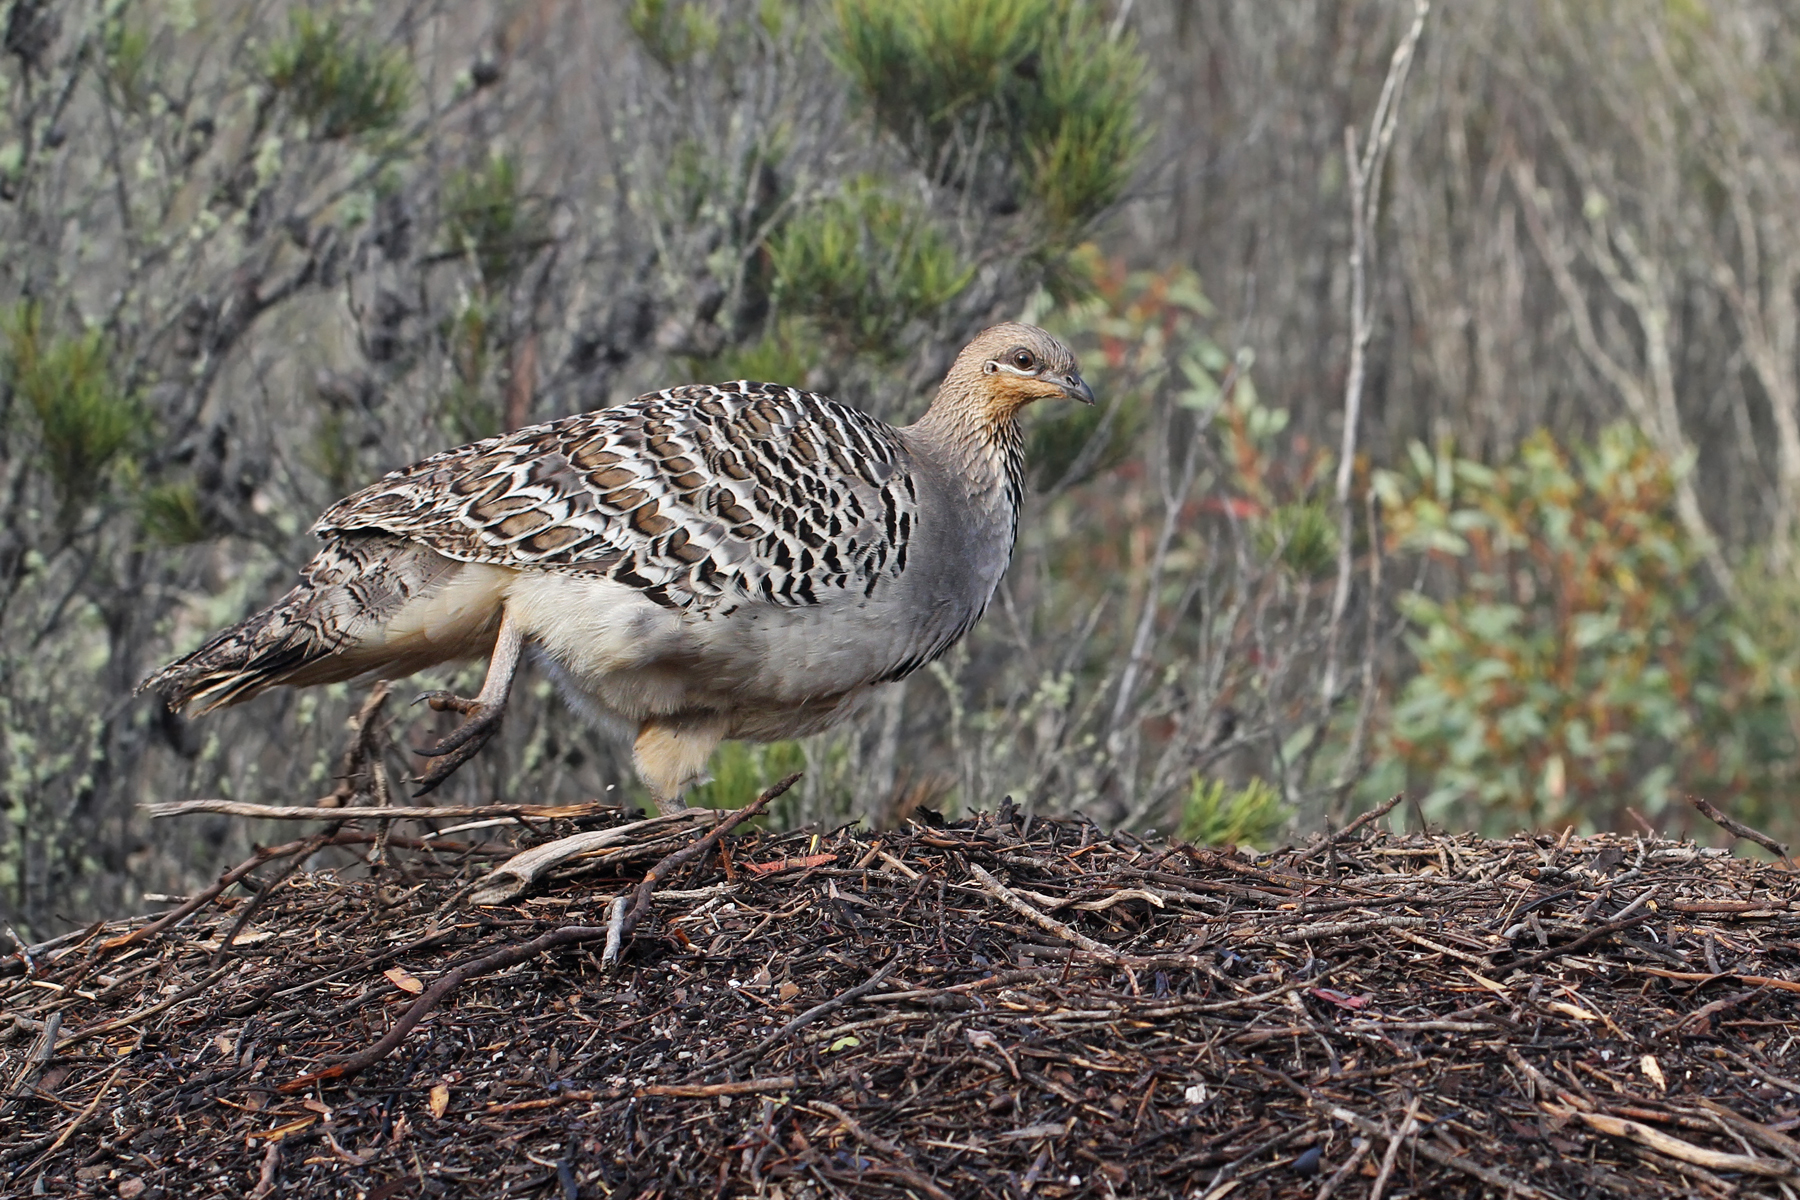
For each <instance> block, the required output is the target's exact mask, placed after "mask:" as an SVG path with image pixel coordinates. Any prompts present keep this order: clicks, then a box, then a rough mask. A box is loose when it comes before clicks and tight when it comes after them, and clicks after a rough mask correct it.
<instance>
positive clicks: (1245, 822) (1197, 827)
mask: <svg viewBox="0 0 1800 1200" xmlns="http://www.w3.org/2000/svg"><path fill="white" fill-rule="evenodd" d="M1288 816H1289V813H1288V810H1287V808H1286V806H1285V805H1283V804H1282V803H1281V795H1280V793H1278V792H1277V791H1276V790H1275V789H1274V788H1273V787H1271V786H1270V785H1269V784H1268V783H1266V782H1264V781H1263V780H1261V779H1252V780H1251V781H1250V782H1249V783H1247V784H1245V785H1244V786H1243V787H1241V788H1232V787H1230V786H1229V785H1228V784H1227V783H1226V782H1225V781H1224V780H1222V779H1204V778H1202V777H1201V776H1200V775H1198V774H1196V775H1195V776H1194V777H1193V782H1192V783H1191V784H1190V786H1189V790H1188V796H1187V800H1186V802H1185V803H1184V804H1183V805H1182V807H1181V828H1180V829H1179V830H1178V831H1177V833H1176V836H1178V837H1179V838H1180V839H1181V840H1182V841H1184V842H1193V843H1194V844H1195V845H1199V846H1241V845H1254V844H1256V843H1259V842H1260V843H1268V842H1270V841H1273V840H1274V838H1275V837H1276V835H1278V834H1279V833H1280V832H1281V827H1282V826H1283V825H1285V824H1286V823H1287V819H1288Z"/></svg>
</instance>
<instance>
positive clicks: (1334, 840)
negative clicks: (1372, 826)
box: [1294, 792, 1406, 866]
mask: <svg viewBox="0 0 1800 1200" xmlns="http://www.w3.org/2000/svg"><path fill="white" fill-rule="evenodd" d="M1405 799H1406V793H1405V792H1401V793H1400V794H1399V795H1397V796H1395V797H1394V798H1393V799H1391V800H1388V801H1385V802H1384V803H1381V804H1377V805H1376V806H1375V807H1374V808H1371V809H1370V810H1369V811H1368V812H1366V813H1363V814H1362V815H1361V816H1359V817H1357V818H1356V820H1354V821H1352V822H1350V823H1349V824H1348V825H1346V826H1344V827H1343V828H1342V829H1340V830H1338V831H1337V832H1336V833H1334V834H1332V835H1331V836H1330V837H1328V838H1325V839H1324V840H1322V841H1320V842H1319V843H1318V844H1317V845H1315V846H1313V847H1311V848H1310V849H1308V850H1307V851H1306V852H1305V853H1304V854H1301V855H1300V856H1299V857H1297V858H1296V859H1294V865H1295V866H1299V865H1300V864H1301V863H1303V862H1306V861H1307V860H1308V859H1311V858H1315V857H1317V856H1318V855H1319V854H1320V853H1321V852H1323V851H1324V850H1325V849H1326V848H1327V847H1330V846H1337V845H1341V844H1343V842H1344V840H1345V839H1346V838H1348V837H1349V836H1350V835H1351V834H1353V833H1355V832H1356V831H1357V830H1359V829H1361V828H1362V827H1363V826H1364V825H1367V824H1369V823H1370V822H1371V821H1379V820H1381V818H1383V817H1385V816H1387V815H1388V814H1389V813H1391V812H1393V811H1394V810H1395V809H1396V808H1398V807H1400V802H1401V801H1402V800H1405Z"/></svg>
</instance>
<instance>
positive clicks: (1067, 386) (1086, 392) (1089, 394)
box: [1062, 371, 1094, 404]
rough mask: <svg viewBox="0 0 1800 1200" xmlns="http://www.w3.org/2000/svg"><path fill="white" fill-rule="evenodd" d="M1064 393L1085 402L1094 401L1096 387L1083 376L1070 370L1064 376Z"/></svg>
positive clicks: (1070, 397)
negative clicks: (1090, 385) (1089, 384)
mask: <svg viewBox="0 0 1800 1200" xmlns="http://www.w3.org/2000/svg"><path fill="white" fill-rule="evenodd" d="M1062 390H1063V394H1064V395H1065V396H1067V397H1068V398H1069V399H1071V400H1079V401H1081V402H1082V403H1083V404H1092V403H1093V402H1094V389H1093V388H1090V387H1089V386H1088V385H1087V383H1086V382H1085V381H1083V380H1082V378H1081V376H1079V375H1077V374H1076V373H1075V372H1073V371H1070V372H1069V373H1068V374H1067V375H1064V376H1063V377H1062Z"/></svg>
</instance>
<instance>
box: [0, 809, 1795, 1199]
mask: <svg viewBox="0 0 1800 1200" xmlns="http://www.w3.org/2000/svg"><path fill="white" fill-rule="evenodd" d="M621 820H622V818H620V817H619V816H618V815H617V814H616V812H615V813H606V812H597V813H590V814H588V815H587V816H585V817H583V818H582V819H581V821H579V822H570V821H559V822H554V823H552V824H551V825H550V826H549V827H545V828H539V829H535V830H533V829H530V828H524V827H521V826H518V825H511V826H509V827H508V828H507V829H505V830H502V831H501V832H502V833H504V834H506V836H508V837H509V838H511V839H513V840H511V841H509V842H507V843H488V844H475V843H466V842H465V843H452V842H450V841H449V840H448V839H436V840H430V839H427V840H421V841H409V840H408V839H405V838H401V837H399V836H397V835H396V836H394V837H392V838H387V839H386V840H385V841H384V842H382V843H381V844H380V845H379V846H378V847H377V849H376V850H375V851H373V852H372V853H371V855H370V857H371V858H373V859H374V860H375V861H376V862H379V863H380V864H381V868H380V870H379V871H378V873H377V874H376V877H375V878H374V879H355V880H351V879H347V878H340V877H339V874H340V873H337V872H302V871H298V870H290V871H289V872H287V873H286V874H283V875H281V876H280V877H279V878H272V879H271V881H269V882H265V883H263V884H262V885H261V890H260V892H258V893H257V895H256V897H255V898H254V899H253V898H251V897H248V896H246V897H243V898H240V899H237V900H236V901H235V902H233V901H232V900H231V899H230V898H229V897H225V898H218V899H213V900H211V901H209V902H208V903H207V904H205V905H203V906H200V907H198V908H195V910H194V911H193V912H192V913H191V914H190V915H188V916H187V917H186V918H185V919H184V920H183V921H181V922H179V923H176V922H170V921H167V920H164V921H162V922H160V923H151V922H150V921H149V920H148V919H139V920H134V921H124V922H118V923H114V924H111V925H107V926H103V927H96V928H94V929H91V930H87V931H84V932H83V933H82V934H81V935H78V936H72V937H70V938H66V939H62V940H61V942H60V944H53V945H47V946H44V947H34V948H33V950H34V952H35V953H33V954H31V955H29V956H26V955H18V956H15V957H14V959H13V960H12V961H11V963H10V966H9V968H8V969H7V972H6V973H4V974H0V995H3V996H4V1001H3V1004H4V1012H5V1014H7V1016H9V1017H10V1021H7V1019H6V1017H0V1022H3V1023H0V1030H4V1032H5V1033H6V1034H7V1035H9V1037H8V1040H7V1041H6V1042H5V1044H4V1054H5V1061H6V1066H5V1068H4V1074H3V1075H0V1083H4V1084H5V1085H6V1086H7V1087H8V1089H9V1091H8V1093H7V1095H6V1097H5V1098H4V1099H3V1101H0V1102H3V1103H4V1106H5V1107H4V1110H3V1113H0V1192H3V1193H7V1194H25V1193H33V1192H41V1193H47V1194H51V1195H75V1194H88V1195H108V1196H113V1195H116V1196H121V1197H125V1198H126V1200H156V1198H157V1197H159V1196H168V1197H189V1196H192V1197H200V1196H206V1195H209V1194H211V1195H222V1196H243V1195H246V1194H248V1195H251V1196H254V1197H257V1198H258V1200H263V1198H266V1197H269V1196H273V1195H275V1194H277V1193H285V1194H291V1195H305V1196H309V1197H327V1196H343V1197H362V1198H364V1200H385V1198H388V1197H398V1196H434V1197H435V1196H499V1195H539V1196H552V1197H567V1198H571V1200H572V1198H574V1197H587V1196H605V1197H625V1196H702V1195H704V1196H764V1197H783V1198H792V1197H826V1196H859V1197H862V1196H895V1197H899V1196H913V1197H940V1198H941V1197H946V1196H954V1197H975V1196H992V1197H1014V1196H1023V1195H1032V1196H1046V1197H1060V1196H1140V1195H1142V1196H1152V1195H1154V1196H1166V1195H1182V1196H1196V1197H1209V1198H1219V1197H1224V1196H1226V1195H1227V1194H1230V1195H1232V1196H1234V1197H1238V1198H1247V1197H1262V1196H1282V1197H1288V1196H1306V1197H1309V1198H1311V1197H1325V1196H1331V1195H1335V1196H1339V1197H1362V1196H1371V1195H1384V1196H1388V1197H1394V1196H1400V1195H1404V1194H1414V1195H1433V1196H1459V1195H1469V1196H1474V1195H1502V1194H1507V1193H1509V1192H1510V1193H1512V1194H1516V1195H1519V1196H1557V1197H1570V1198H1573V1197H1584V1196H1599V1195H1617V1196H1632V1197H1644V1196H1687V1195H1691V1194H1701V1195H1708V1196H1726V1195H1731V1194H1737V1195H1755V1196H1770V1197H1774V1196H1786V1197H1793V1196H1795V1195H1796V1193H1797V1192H1800V1142H1797V1141H1796V1140H1794V1139H1793V1138H1792V1137H1790V1136H1789V1135H1790V1133H1791V1131H1793V1130H1794V1129H1795V1127H1796V1125H1797V1124H1800V1117H1797V1116H1796V1113H1797V1111H1800V1005H1796V995H1795V993H1796V992H1800V982H1795V980H1796V978H1797V977H1800V942H1797V941H1796V934H1797V933H1800V885H1797V877H1796V876H1795V875H1794V874H1793V873H1791V872H1788V871H1785V870H1782V869H1780V868H1778V867H1775V866H1772V865H1770V864H1766V863H1759V862H1754V861H1750V860H1746V859H1742V858H1735V857H1731V856H1729V855H1727V854H1725V853H1724V852H1722V851H1715V850H1708V849H1703V848H1700V847H1698V846H1695V845H1693V844H1691V843H1681V842H1672V841H1653V840H1642V839H1639V840H1634V839H1631V838H1625V837H1616V836H1600V837H1594V838H1587V839H1572V840H1571V839H1567V838H1565V839H1564V840H1563V841H1561V842H1558V841H1556V840H1554V839H1548V838H1531V837H1525V836H1520V837H1517V838H1514V839H1512V840H1508V841H1484V840H1480V839H1477V838H1474V837H1469V836H1456V837H1451V836H1425V835H1414V836H1410V837H1397V836H1394V835H1391V834H1387V833H1382V832H1377V831H1375V830H1374V829H1373V828H1364V829H1362V830H1358V831H1355V832H1354V833H1350V832H1348V831H1347V833H1346V834H1340V835H1339V837H1338V838H1337V839H1335V840H1333V841H1331V842H1329V843H1327V842H1323V841H1321V842H1316V843H1315V844H1314V845H1312V846H1311V847H1303V848H1299V849H1292V850H1284V851H1281V852H1277V853H1275V854H1272V855H1263V856H1254V857H1252V856H1247V855H1244V854H1241V853H1225V852H1213V851H1207V850H1197V849H1195V848H1193V847H1189V846H1179V845H1173V846H1151V845H1147V844H1144V843H1141V842H1137V841H1135V840H1133V839H1131V838H1129V837H1121V838H1117V839H1115V838H1111V837H1108V836H1105V835H1103V834H1102V833H1101V832H1100V831H1099V830H1098V829H1096V828H1095V827H1094V826H1092V825H1091V824H1087V823H1084V822H1082V821H1079V820H1068V821H1063V820H1043V819H1036V820H1034V819H1031V818H1029V817H1024V816H1020V815H1018V814H1016V813H1013V812H1012V811H1011V810H1010V809H1006V810H1003V812H1002V814H1001V815H1000V816H992V815H982V816H978V817H976V818H974V819H972V820H968V821H964V822H961V823H958V824H952V825H936V826H933V825H925V824H913V825H911V826H909V828H908V829H907V830H906V831H904V832H901V833H887V834H871V833H862V832H854V831H838V832H835V833H831V834H828V835H824V836H819V835H814V834H808V833H799V834H785V835H775V834H769V833H760V832H751V833H746V834H744V835H742V836H738V837H735V838H729V839H726V840H723V841H718V842H716V844H710V845H708V846H706V847H705V848H704V853H695V854H692V855H691V856H690V857H689V858H688V859H687V860H686V861H681V860H671V859H664V861H663V863H662V864H661V866H660V867H659V868H658V870H659V871H661V872H662V874H660V875H659V876H657V877H655V878H653V879H652V880H651V881H650V882H651V883H652V884H653V885H654V888H655V889H656V890H654V891H653V892H651V893H649V895H650V899H649V903H648V905H647V906H646V907H645V908H644V909H643V912H642V919H641V922H639V923H637V924H636V926H635V929H634V930H631V931H629V932H626V933H625V934H624V936H623V937H622V939H619V940H622V942H623V945H622V953H620V954H619V956H618V959H617V961H616V963H614V964H611V965H608V964H607V963H606V962H605V961H603V955H602V953H601V944H602V941H603V937H602V935H603V933H604V932H605V930H606V929H607V927H608V926H609V925H610V926H612V927H613V930H614V933H615V935H617V934H619V933H620V929H619V924H618V921H617V919H616V915H615V917H614V918H613V919H610V920H609V918H608V915H607V914H608V912H609V911H611V912H614V913H615V914H616V913H618V912H620V911H623V906H618V907H615V906H613V905H612V904H611V903H610V901H611V900H612V898H613V897H614V896H620V895H624V894H626V893H628V892H630V891H631V890H632V889H633V888H635V887H639V886H640V883H641V881H642V880H643V878H644V872H643V868H644V865H645V864H646V863H648V862H651V861H655V860H656V859H658V858H662V857H663V856H664V855H665V853H666V852H667V850H668V849H669V848H670V841H669V838H668V836H667V829H666V827H665V828H664V830H663V831H662V833H661V834H659V835H657V836H658V837H660V838H661V840H660V841H657V840H650V841H642V842H633V841H631V840H629V839H627V840H623V841H618V842H615V844H613V845H611V846H604V847H602V848H600V849H598V850H596V851H593V852H590V854H589V856H588V857H586V858H584V859H580V860H575V861H573V862H567V863H564V864H563V865H562V866H560V867H559V868H557V871H556V872H555V873H553V874H552V876H551V877H549V878H548V879H547V880H546V881H544V882H542V883H540V884H539V885H538V886H537V887H536V888H535V889H534V890H533V891H532V892H531V893H530V894H528V895H527V897H526V898H525V899H522V900H516V901H513V902H509V903H507V904H504V905H500V906H492V907H475V906H473V905H472V903H471V897H470V893H471V892H472V891H473V889H474V885H475V882H476V881H477V879H478V877H479V876H481V875H483V874H484V873H485V872H486V870H487V867H488V865H491V864H492V863H493V862H495V861H496V860H497V859H498V858H500V857H503V856H505V855H509V854H511V853H512V852H513V851H514V850H515V849H518V848H520V847H522V846H526V845H531V844H535V843H540V842H543V841H545V840H547V839H548V838H549V837H550V836H551V835H552V834H557V835H564V834H568V833H570V832H572V828H571V827H572V826H573V825H575V824H581V825H583V826H584V827H588V828H602V829H604V828H606V827H607V826H608V825H609V824H610V825H617V824H619V822H620V821H621ZM746 828H748V827H746ZM334 829H335V830H336V831H338V833H337V834H336V835H335V840H336V841H337V842H338V843H339V844H343V843H344V842H345V841H355V840H357V838H356V837H346V836H344V835H343V834H342V831H343V830H345V829H351V830H352V831H353V832H354V828H353V827H351V826H345V825H343V824H341V823H340V824H339V825H338V826H335V827H334ZM490 832H493V831H491V830H490ZM360 836H361V841H363V842H364V843H365V844H367V843H368V842H370V840H371V838H372V837H373V836H374V835H360ZM679 840H680V841H681V842H684V843H685V842H688V841H689V840H690V839H689V837H688V835H687V834H686V833H685V832H684V833H682V834H681V835H680V836H679ZM317 841H319V839H314V842H317ZM307 845H312V843H307ZM406 846H414V847H419V848H420V849H419V851H418V852H408V851H406V850H405V849H404V847H406ZM314 848H316V846H315V847H314ZM290 849H291V848H290ZM308 852H309V853H310V851H308ZM274 856H275V852H266V853H265V855H264V856H263V859H261V860H258V861H273V859H274ZM292 861H293V863H294V865H295V866H297V865H298V863H299V862H300V861H302V860H300V859H299V858H295V859H293V860H292ZM356 873H357V874H359V875H360V874H363V873H364V872H363V871H361V869H359V870H358V871H357V872H356ZM245 874H246V875H248V874H249V872H248V871H246V872H245ZM342 874H345V875H348V874H350V872H342ZM569 929H575V930H576V931H577V933H576V934H574V935H569V934H566V933H565V934H561V935H559V934H558V932H557V931H559V930H563V931H566V930H569ZM534 939H537V940H536V941H535V942H534ZM559 939H560V944H559ZM521 945H526V946H527V951H525V952H520V951H519V950H518V949H517V948H518V947H519V946H521ZM531 946H548V947H550V948H549V949H544V950H542V951H541V952H536V953H531V952H530V947H531ZM27 957H29V960H30V961H29V964H28V963H27V961H26V959H27ZM514 960H517V961H514ZM28 968H29V969H28ZM409 1021H413V1022H416V1023H414V1024H411V1025H410V1026H409V1025H407V1022H409ZM402 1027H404V1036H403V1037H396V1036H393V1035H394V1034H395V1033H396V1032H398V1031H400V1030H401V1029H402ZM384 1033H387V1034H389V1035H390V1036H389V1039H388V1040H389V1041H390V1042H393V1043H395V1045H394V1046H393V1048H392V1051H391V1052H390V1053H386V1054H384V1055H381V1056H379V1057H376V1058H375V1059H374V1061H372V1062H369V1063H368V1064H367V1065H366V1066H365V1067H364V1068H363V1069H361V1070H360V1071H359V1072H358V1073H355V1074H350V1073H348V1072H347V1070H345V1069H344V1067H343V1062H342V1060H343V1058H344V1057H345V1056H348V1055H353V1054H356V1053H357V1052H360V1051H366V1050H367V1049H368V1048H369V1047H370V1046H371V1045H372V1044H374V1043H376V1042H377V1040H378V1039H380V1038H382V1036H383V1035H384ZM363 1057H364V1059H365V1060H366V1059H368V1058H370V1055H368V1054H364V1056H363ZM334 1070H335V1071H336V1072H337V1075H338V1077H336V1078H333V1077H332V1075H333V1073H334Z"/></svg>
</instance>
